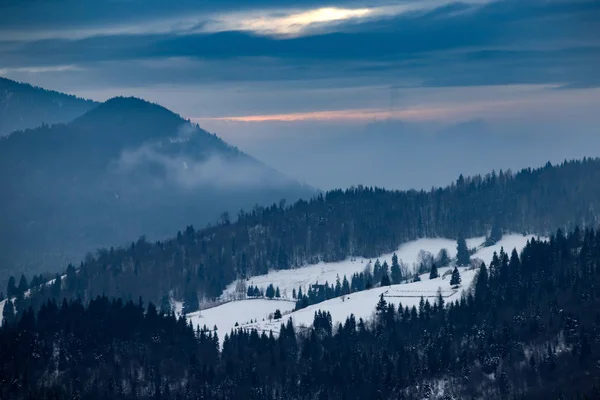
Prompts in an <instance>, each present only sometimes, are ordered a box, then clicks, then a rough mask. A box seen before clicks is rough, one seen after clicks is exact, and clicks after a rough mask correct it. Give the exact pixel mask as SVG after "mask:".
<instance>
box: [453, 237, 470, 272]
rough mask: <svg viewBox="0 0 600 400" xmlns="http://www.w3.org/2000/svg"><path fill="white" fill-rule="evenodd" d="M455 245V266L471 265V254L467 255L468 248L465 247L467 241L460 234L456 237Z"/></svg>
mask: <svg viewBox="0 0 600 400" xmlns="http://www.w3.org/2000/svg"><path fill="white" fill-rule="evenodd" d="M456 242H457V244H456V250H457V253H456V264H457V265H459V266H466V265H469V264H470V263H471V254H469V248H468V247H467V241H466V240H465V238H464V236H463V235H462V234H461V235H459V236H458V239H457V241H456Z"/></svg>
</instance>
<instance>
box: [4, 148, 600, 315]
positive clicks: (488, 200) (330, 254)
mask: <svg viewBox="0 0 600 400" xmlns="http://www.w3.org/2000/svg"><path fill="white" fill-rule="evenodd" d="M597 210H600V160H599V159H584V160H580V161H569V162H564V163H562V164H560V165H551V164H549V163H548V164H547V165H546V166H544V167H542V168H538V169H524V170H522V171H520V172H518V173H511V172H510V171H506V172H504V171H500V172H499V173H491V174H489V175H486V176H474V177H468V178H465V177H462V176H460V177H459V178H458V179H457V181H456V182H454V183H452V184H451V185H449V186H447V187H445V188H434V189H432V190H430V191H389V190H384V189H378V188H370V187H357V188H351V189H348V190H334V191H330V192H327V193H324V194H320V195H318V196H316V197H314V198H312V199H311V200H308V201H306V200H299V201H297V202H296V203H294V204H292V205H286V204H285V203H284V202H280V203H279V204H274V205H272V206H270V207H258V206H257V207H255V208H254V209H252V210H250V211H240V212H239V214H238V216H237V219H235V220H234V218H233V217H232V216H230V215H229V214H228V213H223V215H222V216H221V218H220V221H219V222H218V223H217V224H215V225H213V226H209V227H206V228H204V229H199V230H196V229H194V227H193V226H188V227H187V228H186V229H184V230H183V231H180V232H178V233H177V235H176V237H175V238H173V239H170V240H164V241H157V242H150V241H148V240H146V239H145V238H144V237H141V238H139V239H138V240H137V241H134V242H132V243H130V244H129V245H127V246H123V247H119V248H103V249H99V250H98V251H96V252H95V254H88V256H87V257H86V258H85V260H83V261H82V262H81V263H80V264H79V265H78V266H77V265H69V266H68V267H67V268H66V270H65V271H64V272H63V273H62V274H60V276H62V279H60V280H59V281H58V282H60V284H57V283H56V282H57V281H56V280H55V281H54V282H55V285H41V286H38V287H37V288H34V289H32V291H31V294H32V295H31V296H29V297H27V298H24V297H23V296H21V297H20V299H18V300H19V303H20V307H17V309H18V310H23V309H26V308H27V307H28V306H29V305H32V306H33V308H34V309H39V307H40V306H41V304H43V303H44V302H45V301H46V300H47V299H48V298H50V297H52V296H54V297H67V298H69V299H71V298H73V299H75V298H81V299H82V300H83V301H84V302H87V301H90V300H91V299H93V298H95V297H97V296H102V295H106V296H108V297H121V298H123V299H124V300H125V301H128V300H133V301H137V299H138V298H139V297H142V298H143V299H145V300H146V301H152V302H154V303H156V304H158V303H159V302H160V301H161V299H163V298H164V297H165V296H167V297H170V298H174V299H176V300H185V299H187V301H188V302H191V303H198V302H201V301H203V300H207V299H214V298H216V297H218V296H219V295H220V294H221V293H222V291H223V289H224V288H225V287H226V286H227V285H228V284H229V283H231V282H233V281H235V280H236V279H239V278H241V279H243V278H244V277H249V276H253V275H258V274H264V273H266V272H267V271H269V270H271V269H287V268H294V267H298V266H302V265H305V264H307V263H315V262H318V261H339V260H343V259H345V258H346V257H349V256H364V257H377V256H379V255H380V254H383V253H388V252H393V251H394V250H396V249H397V247H398V246H399V245H400V244H402V243H404V242H406V241H409V240H413V239H416V238H420V237H446V238H457V237H458V236H462V237H473V236H483V235H486V234H488V233H490V232H492V231H498V230H500V231H504V232H517V233H534V234H540V235H547V234H550V233H552V232H553V231H554V230H555V229H558V228H561V229H563V230H565V231H568V230H572V229H574V227H575V226H581V227H585V226H590V227H593V226H595V225H596V224H598V212H597ZM53 278H55V276H52V275H51V276H46V281H50V280H51V279H53ZM15 280H17V279H15ZM38 282H39V279H38ZM53 291H54V293H52V292H53ZM57 292H60V295H58V296H57ZM194 299H198V301H195V300H194Z"/></svg>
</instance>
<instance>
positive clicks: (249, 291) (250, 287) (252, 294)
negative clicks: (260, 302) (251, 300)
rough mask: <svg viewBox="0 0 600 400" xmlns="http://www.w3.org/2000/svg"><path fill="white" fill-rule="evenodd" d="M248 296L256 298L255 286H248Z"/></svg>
mask: <svg viewBox="0 0 600 400" xmlns="http://www.w3.org/2000/svg"><path fill="white" fill-rule="evenodd" d="M246 296H247V297H253V296H254V286H252V285H250V286H248V291H247V292H246Z"/></svg>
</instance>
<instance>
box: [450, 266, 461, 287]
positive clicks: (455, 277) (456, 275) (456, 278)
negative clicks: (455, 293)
mask: <svg viewBox="0 0 600 400" xmlns="http://www.w3.org/2000/svg"><path fill="white" fill-rule="evenodd" d="M460 282H461V278H460V272H458V267H454V271H452V278H451V279H450V285H451V286H458V285H460Z"/></svg>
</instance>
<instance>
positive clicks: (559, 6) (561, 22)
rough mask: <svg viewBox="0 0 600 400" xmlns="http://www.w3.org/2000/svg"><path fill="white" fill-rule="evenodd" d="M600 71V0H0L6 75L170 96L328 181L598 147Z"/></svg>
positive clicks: (477, 166) (507, 163)
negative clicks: (169, 0)
mask: <svg viewBox="0 0 600 400" xmlns="http://www.w3.org/2000/svg"><path fill="white" fill-rule="evenodd" d="M598 70H600V2H598V1H591V0H496V1H494V0H463V1H448V0H420V1H415V0H405V1H385V0H373V1H361V0H346V1H344V0H339V1H331V2H327V1H312V0H278V1H267V0H257V1H251V0H214V1H212V0H204V1H201V0H193V1H192V0H181V1H177V2H167V1H163V0H96V1H89V0H57V1H52V2H50V1H42V0H3V1H2V2H0V76H5V77H8V78H11V79H15V80H19V81H25V82H30V83H33V84H36V85H40V86H43V87H46V88H49V89H55V90H59V91H64V92H67V93H72V94H76V95H79V96H83V97H87V98H92V99H94V100H100V101H103V100H106V99H108V98H110V97H113V96H117V95H134V96H138V97H142V98H144V99H147V100H150V101H153V102H157V103H159V104H161V105H164V106H165V107H167V108H169V109H171V110H173V111H175V112H177V113H179V114H181V115H182V116H184V117H186V118H190V119H191V120H193V121H195V122H197V123H199V124H200V125H201V126H202V127H203V128H205V129H207V130H209V131H211V132H214V133H217V134H218V135H219V136H221V137H222V138H224V139H225V140H227V141H228V142H230V143H232V144H234V145H236V146H238V147H239V148H240V149H241V150H244V151H246V152H248V153H249V154H251V155H253V156H255V157H256V158H258V159H260V160H261V161H263V162H265V163H266V164H268V165H271V166H273V167H275V168H276V169H279V170H280V171H281V172H283V173H285V174H288V175H290V176H292V177H294V178H296V179H298V180H301V181H303V182H305V183H308V184H310V185H313V186H315V187H318V188H322V189H329V188H334V187H347V186H351V185H356V184H366V185H377V186H385V187H390V188H411V187H414V188H422V187H425V188H426V187H429V186H432V185H441V184H445V183H448V182H449V181H451V180H453V179H455V178H456V176H457V175H458V174H459V173H465V174H471V173H483V172H489V171H490V170H492V169H500V168H504V169H506V168H512V169H518V168H521V167H528V166H537V165H539V164H543V163H544V162H545V161H548V160H550V161H559V160H562V159H565V158H572V157H581V156H597V155H599V154H598V153H597V152H595V151H594V150H595V148H594V146H593V145H595V144H596V141H598V144H599V145H600V139H597V137H598V136H600V132H598V128H597V127H598V126H599V122H600V116H599V115H598V112H597V110H600V74H598V72H597V71H598ZM598 148H600V147H598Z"/></svg>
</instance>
